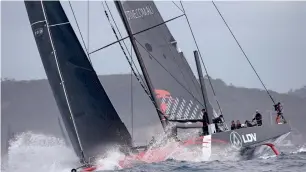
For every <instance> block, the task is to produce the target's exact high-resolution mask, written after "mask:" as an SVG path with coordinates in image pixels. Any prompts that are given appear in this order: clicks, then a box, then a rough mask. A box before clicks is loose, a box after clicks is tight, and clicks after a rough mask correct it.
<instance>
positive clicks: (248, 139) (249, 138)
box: [242, 133, 257, 143]
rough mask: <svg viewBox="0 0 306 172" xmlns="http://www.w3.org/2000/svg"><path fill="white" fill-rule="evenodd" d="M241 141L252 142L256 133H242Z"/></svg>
mask: <svg viewBox="0 0 306 172" xmlns="http://www.w3.org/2000/svg"><path fill="white" fill-rule="evenodd" d="M242 139H243V143H252V142H256V140H257V139H256V133H250V134H246V135H242Z"/></svg>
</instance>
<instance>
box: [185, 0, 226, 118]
mask: <svg viewBox="0 0 306 172" xmlns="http://www.w3.org/2000/svg"><path fill="white" fill-rule="evenodd" d="M180 3H181V6H182V9H183V13H184V15H185V17H186V20H187V23H188V26H189V29H190V32H191V35H192V37H193V40H194V42H195V45H196V47H197V50H198V52H199V55H200V58H201V62H202V64H203V66H204V70H205V72H206V74H207V76H208V81H209V84H210V87H211V89H212V92H213V95H214V97H215V100H216V102H217V105H218V108H219V111H220V113H221V115H223V112H222V109H221V106H220V103H219V101H218V99H217V94H216V92H215V89H214V87H213V85H212V82H211V79H210V76H209V74H208V70H207V68H206V66H205V64H204V60H203V58H202V55H201V52H200V49H199V46H198V43H197V41H196V39H195V36H194V33H193V31H192V28H191V25H190V22H189V19H188V17H187V14H186V11H185V8H184V6H183V3H182V1H180Z"/></svg>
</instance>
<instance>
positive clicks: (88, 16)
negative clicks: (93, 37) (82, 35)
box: [87, 0, 91, 63]
mask: <svg viewBox="0 0 306 172" xmlns="http://www.w3.org/2000/svg"><path fill="white" fill-rule="evenodd" d="M89 18H90V17H89V0H88V1H87V48H88V52H89V50H90V49H89V36H90V35H89V25H90V23H89ZM88 52H87V56H88V58H89V59H90V54H89V53H88ZM90 63H91V61H90Z"/></svg>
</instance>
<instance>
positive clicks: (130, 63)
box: [102, 2, 145, 88]
mask: <svg viewBox="0 0 306 172" xmlns="http://www.w3.org/2000/svg"><path fill="white" fill-rule="evenodd" d="M105 5H106V7H107V9H108V11H109V13H110V16H111V18H112V20H113V22H114V24H115V28H116V29H117V32H118V33H119V35H120V37H121V38H122V34H121V32H120V30H119V28H118V25H117V24H116V21H115V19H114V17H113V15H112V13H111V11H110V9H109V6H108V5H107V2H105ZM102 6H103V9H104V12H105V15H106V18H107V19H108V22H109V24H110V26H111V28H112V30H113V33H114V34H115V36H116V39H117V41H119V37H118V35H117V33H116V31H115V29H114V26H113V25H112V23H111V21H110V19H109V16H108V13H107V11H106V9H105V6H104V4H103V2H102ZM118 43H119V45H120V47H121V50H122V51H123V54H124V55H125V58H126V59H127V61H128V63H129V65H130V67H131V70H132V72H133V73H134V75H135V77H136V78H137V80H138V81H139V82H140V84H141V85H142V86H143V88H144V87H145V86H144V85H143V83H145V82H144V80H143V78H142V77H139V76H138V75H140V72H139V70H138V69H137V67H136V64H135V63H134V61H133V60H132V61H130V60H129V58H128V56H127V54H126V53H125V50H124V48H123V47H122V44H121V42H120V41H119V42H118ZM123 44H124V47H125V48H126V49H127V50H128V48H127V45H126V44H125V42H124V41H123ZM132 52H133V47H132V48H131V53H132ZM131 53H130V52H129V51H128V54H129V56H130V58H131V59H132V55H131ZM133 65H134V67H135V68H136V72H135V71H134V67H133ZM136 73H137V74H138V75H137V74H136Z"/></svg>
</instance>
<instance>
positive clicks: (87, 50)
mask: <svg viewBox="0 0 306 172" xmlns="http://www.w3.org/2000/svg"><path fill="white" fill-rule="evenodd" d="M68 2H69V5H70V9H71V11H72V14H73V18H74V21H75V22H76V25H77V28H78V31H79V33H80V35H81V39H82V42H83V45H84V48H85V51H86V54H87V57H88V59H89V62H90V64H91V65H92V63H91V60H90V57H89V47H88V48H87V47H86V44H85V41H84V38H83V35H82V32H81V29H80V27H79V23H78V21H77V19H76V16H75V13H74V10H73V8H72V5H71V2H70V1H68Z"/></svg>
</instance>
